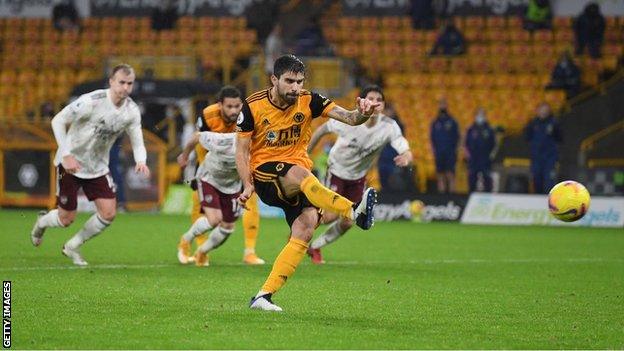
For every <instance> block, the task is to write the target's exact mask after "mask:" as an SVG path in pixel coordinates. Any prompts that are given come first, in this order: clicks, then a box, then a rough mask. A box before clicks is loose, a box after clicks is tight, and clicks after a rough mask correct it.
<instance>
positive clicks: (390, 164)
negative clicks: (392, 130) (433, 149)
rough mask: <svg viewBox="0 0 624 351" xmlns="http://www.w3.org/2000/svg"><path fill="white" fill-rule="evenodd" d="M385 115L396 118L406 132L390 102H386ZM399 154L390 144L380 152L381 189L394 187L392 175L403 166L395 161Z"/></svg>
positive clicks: (402, 131)
mask: <svg viewBox="0 0 624 351" xmlns="http://www.w3.org/2000/svg"><path fill="white" fill-rule="evenodd" d="M383 113H384V115H386V116H388V117H390V118H392V119H394V120H395V121H396V122H397V124H398V125H399V128H401V133H404V132H405V128H404V127H403V123H402V122H401V119H400V118H399V116H398V115H397V113H396V111H395V109H394V107H393V106H392V105H391V104H390V103H386V107H385V109H384V112H383ZM398 155H399V154H398V153H397V152H396V150H395V149H394V148H393V147H392V146H391V145H390V144H386V146H384V148H383V149H381V152H380V153H379V159H378V160H377V173H378V174H379V181H380V183H381V190H382V191H384V190H390V189H392V184H390V183H391V180H392V178H393V177H392V175H393V174H395V173H397V172H400V171H402V168H400V167H397V165H396V164H395V162H394V158H395V157H397V156H398Z"/></svg>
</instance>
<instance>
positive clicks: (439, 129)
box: [431, 98, 459, 193]
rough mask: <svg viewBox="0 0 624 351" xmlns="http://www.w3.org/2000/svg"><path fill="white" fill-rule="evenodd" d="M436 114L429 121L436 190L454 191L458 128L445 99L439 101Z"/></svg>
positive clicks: (442, 191) (441, 191) (443, 191)
mask: <svg viewBox="0 0 624 351" xmlns="http://www.w3.org/2000/svg"><path fill="white" fill-rule="evenodd" d="M439 107H440V110H439V112H438V116H437V117H436V119H435V120H434V121H433V123H431V146H432V149H433V155H434V156H435V163H436V172H437V181H438V192H439V193H446V192H447V191H448V192H449V193H453V192H455V163H456V161H457V143H458V141H459V128H458V126H457V121H455V119H454V118H453V117H452V116H451V115H450V114H449V112H448V106H447V103H446V99H444V98H442V99H440V102H439Z"/></svg>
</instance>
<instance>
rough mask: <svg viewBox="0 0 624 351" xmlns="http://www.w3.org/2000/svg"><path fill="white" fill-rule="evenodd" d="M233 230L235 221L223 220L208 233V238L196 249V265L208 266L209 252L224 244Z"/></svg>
mask: <svg viewBox="0 0 624 351" xmlns="http://www.w3.org/2000/svg"><path fill="white" fill-rule="evenodd" d="M212 210H214V209H212ZM233 232H234V222H224V221H222V222H221V223H220V224H219V225H218V226H216V227H215V228H214V229H213V230H212V231H211V232H210V235H208V239H207V240H206V241H205V242H204V243H203V244H202V245H201V246H199V247H198V248H197V250H196V251H195V255H194V257H195V265H196V266H198V267H203V266H208V265H209V262H208V253H209V252H210V251H212V250H214V249H216V248H218V247H219V246H221V245H223V243H225V241H226V240H227V239H228V238H229V237H230V235H232V233H233Z"/></svg>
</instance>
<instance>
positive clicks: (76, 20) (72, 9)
mask: <svg viewBox="0 0 624 351" xmlns="http://www.w3.org/2000/svg"><path fill="white" fill-rule="evenodd" d="M52 23H53V24H54V28H56V29H57V30H59V31H67V30H79V29H80V17H79V16H78V10H76V6H75V5H74V1H73V0H62V1H60V2H59V3H58V4H56V5H54V7H53V8H52Z"/></svg>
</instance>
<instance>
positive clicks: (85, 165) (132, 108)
mask: <svg viewBox="0 0 624 351" xmlns="http://www.w3.org/2000/svg"><path fill="white" fill-rule="evenodd" d="M134 79H135V74H134V70H133V69H132V67H130V66H129V65H126V64H122V65H118V66H115V67H114V68H113V70H112V71H111V75H110V77H109V80H108V82H109V84H110V88H108V89H101V90H96V91H93V92H91V93H88V94H84V95H82V96H80V97H79V98H78V99H76V100H75V101H74V102H72V103H71V104H69V105H67V106H66V107H65V108H64V109H63V110H62V111H61V112H59V113H58V114H57V115H56V116H54V118H53V119H52V129H53V131H54V137H55V138H56V143H57V144H58V150H57V152H56V157H55V159H54V164H55V166H56V167H57V189H56V195H57V198H56V201H57V206H58V207H57V208H56V209H54V210H52V211H49V212H47V213H46V212H45V211H44V212H40V213H39V217H38V218H37V221H36V222H35V225H34V227H33V229H32V231H31V240H32V243H33V245H34V246H39V245H40V244H41V241H42V239H43V234H44V232H45V230H46V228H52V227H67V226H69V225H70V224H71V223H72V222H73V221H74V219H75V218H76V207H77V194H78V190H79V189H80V188H82V190H83V191H84V193H85V195H86V196H87V198H88V199H89V200H90V201H94V202H95V207H96V208H97V212H96V213H95V214H94V215H93V216H91V218H89V219H88V220H87V222H86V223H85V224H84V226H83V227H82V229H81V230H80V231H79V232H78V233H77V234H76V235H74V236H73V237H72V238H71V239H69V241H67V242H66V243H65V245H63V254H64V255H65V256H67V257H69V258H71V259H72V261H73V263H74V264H76V265H79V266H86V265H87V262H86V261H85V260H84V259H83V258H82V255H81V254H80V250H79V248H80V246H82V244H84V243H85V242H86V241H87V240H89V239H91V238H93V237H94V236H96V235H98V234H99V233H101V232H102V231H103V230H104V229H106V227H108V226H109V225H110V224H111V222H112V221H113V219H114V218H115V214H116V209H117V200H116V197H115V183H114V182H113V179H112V177H111V175H110V173H109V172H110V171H109V168H108V157H109V153H110V149H111V147H112V145H113V143H114V142H115V140H116V139H117V138H118V137H119V136H120V135H121V134H122V133H123V132H124V131H125V132H126V133H127V134H128V136H129V137H130V142H131V144H132V151H133V153H134V161H135V162H136V166H135V171H136V172H138V173H141V174H142V175H144V176H145V177H149V175H150V170H149V168H148V167H147V165H146V164H145V161H146V158H147V153H146V151H145V145H144V144H143V133H142V131H141V114H140V112H139V108H138V106H137V105H136V103H134V101H132V99H131V98H130V97H129V95H130V93H132V87H133V84H134ZM68 128H69V129H68Z"/></svg>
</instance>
